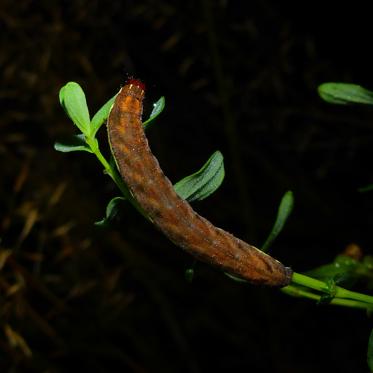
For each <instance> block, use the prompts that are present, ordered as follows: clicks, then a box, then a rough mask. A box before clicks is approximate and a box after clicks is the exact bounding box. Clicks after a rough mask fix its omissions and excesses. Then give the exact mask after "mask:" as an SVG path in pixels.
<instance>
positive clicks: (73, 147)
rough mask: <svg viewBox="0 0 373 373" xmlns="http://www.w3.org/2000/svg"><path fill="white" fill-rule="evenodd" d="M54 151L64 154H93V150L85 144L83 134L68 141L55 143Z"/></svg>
mask: <svg viewBox="0 0 373 373" xmlns="http://www.w3.org/2000/svg"><path fill="white" fill-rule="evenodd" d="M54 149H55V150H57V151H59V152H63V153H68V152H81V151H83V152H89V153H92V150H91V149H90V147H89V146H88V145H87V143H86V142H85V137H84V135H83V134H79V135H74V136H72V137H70V138H68V139H66V140H61V141H58V142H55V143H54Z"/></svg>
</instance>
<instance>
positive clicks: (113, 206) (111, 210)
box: [95, 197, 126, 227]
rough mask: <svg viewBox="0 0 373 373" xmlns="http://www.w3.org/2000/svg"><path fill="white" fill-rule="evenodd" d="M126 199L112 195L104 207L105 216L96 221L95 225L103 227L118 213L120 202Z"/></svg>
mask: <svg viewBox="0 0 373 373" xmlns="http://www.w3.org/2000/svg"><path fill="white" fill-rule="evenodd" d="M125 200H126V199H125V198H124V197H114V198H113V199H112V200H110V202H109V203H108V205H107V207H106V216H105V218H103V219H102V220H100V221H96V222H95V225H97V226H101V227H105V226H108V225H109V224H110V222H112V221H113V220H114V219H115V217H116V216H117V215H118V213H119V211H120V207H121V204H122V203H123V202H124V201H125Z"/></svg>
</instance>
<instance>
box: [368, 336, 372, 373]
mask: <svg viewBox="0 0 373 373" xmlns="http://www.w3.org/2000/svg"><path fill="white" fill-rule="evenodd" d="M367 363H368V367H369V370H370V371H371V372H373V329H372V331H371V332H370V336H369V341H368V351H367Z"/></svg>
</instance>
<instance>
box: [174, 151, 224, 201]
mask: <svg viewBox="0 0 373 373" xmlns="http://www.w3.org/2000/svg"><path fill="white" fill-rule="evenodd" d="M224 175H225V173H224V160H223V155H222V154H221V153H220V152H219V151H216V152H215V153H214V154H213V155H212V156H211V157H210V158H209V160H208V161H207V162H206V163H205V164H204V165H203V167H202V168H201V169H200V170H199V171H197V172H196V173H194V174H192V175H189V176H187V177H185V178H184V179H182V180H180V181H178V182H177V183H176V184H175V185H174V188H175V191H176V193H177V194H178V195H179V196H180V197H181V198H183V199H185V200H187V201H188V202H192V201H195V200H198V201H201V200H203V199H205V198H206V197H208V196H209V195H210V194H212V193H214V192H215V190H217V189H218V188H219V186H220V185H221V183H222V182H223V180H224Z"/></svg>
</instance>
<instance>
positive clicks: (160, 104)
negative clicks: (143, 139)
mask: <svg viewBox="0 0 373 373" xmlns="http://www.w3.org/2000/svg"><path fill="white" fill-rule="evenodd" d="M165 106H166V101H165V98H164V97H163V96H162V97H161V98H160V99H159V100H158V101H157V102H156V103H155V104H153V110H152V112H151V114H150V117H149V118H148V119H147V120H146V121H145V122H143V125H144V128H145V129H146V128H148V127H149V126H150V125H151V124H153V122H154V120H155V119H156V118H157V117H158V115H159V114H160V113H162V111H163V109H164V108H165Z"/></svg>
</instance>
